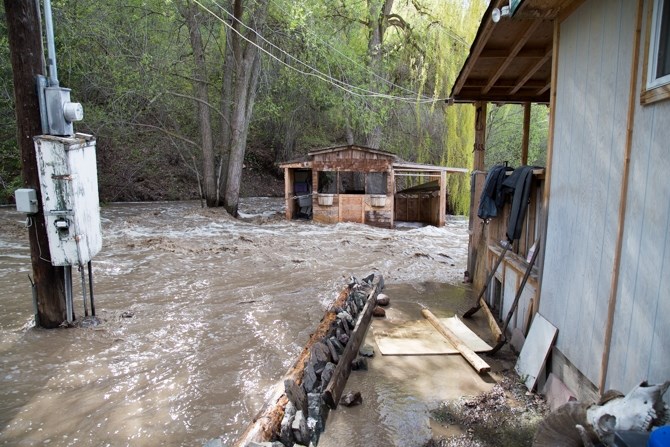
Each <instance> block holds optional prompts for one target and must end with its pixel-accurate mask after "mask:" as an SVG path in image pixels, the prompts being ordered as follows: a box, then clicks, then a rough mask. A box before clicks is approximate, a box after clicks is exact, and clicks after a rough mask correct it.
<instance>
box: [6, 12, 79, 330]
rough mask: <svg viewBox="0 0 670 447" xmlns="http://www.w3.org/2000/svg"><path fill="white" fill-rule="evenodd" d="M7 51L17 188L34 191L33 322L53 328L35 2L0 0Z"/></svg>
mask: <svg viewBox="0 0 670 447" xmlns="http://www.w3.org/2000/svg"><path fill="white" fill-rule="evenodd" d="M4 5H5V15H6V17H7V34H8V38H9V51H10V59H11V63H12V73H13V75H14V102H15V105H16V127H17V143H18V146H19V149H20V150H21V173H22V176H23V186H24V187H26V188H33V189H34V190H35V191H37V201H38V206H39V209H38V212H37V214H34V215H32V216H31V220H32V222H31V225H30V227H29V228H28V230H27V231H28V233H29V238H30V258H31V261H32V266H33V277H34V287H35V292H36V294H37V315H38V319H39V324H40V326H42V327H45V328H55V327H58V326H59V325H60V324H61V323H62V322H63V321H65V319H66V317H65V285H64V284H65V281H64V276H63V267H54V266H52V265H51V262H50V259H51V254H50V252H49V241H48V239H47V232H46V226H45V221H44V213H43V210H42V200H41V193H40V181H39V176H38V172H37V160H36V154H35V145H34V143H33V137H34V136H35V135H40V134H42V127H41V121H40V108H39V101H38V96H37V89H36V76H37V75H40V74H43V73H44V71H45V70H44V55H43V50H42V32H41V29H42V28H41V22H40V12H39V9H38V5H39V3H38V2H37V1H36V0H4Z"/></svg>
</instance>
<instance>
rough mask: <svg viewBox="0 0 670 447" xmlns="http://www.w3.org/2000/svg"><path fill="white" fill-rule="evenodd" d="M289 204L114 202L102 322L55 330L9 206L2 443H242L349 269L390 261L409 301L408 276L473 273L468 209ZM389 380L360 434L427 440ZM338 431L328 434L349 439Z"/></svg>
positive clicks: (390, 272) (1, 317)
mask: <svg viewBox="0 0 670 447" xmlns="http://www.w3.org/2000/svg"><path fill="white" fill-rule="evenodd" d="M282 206H283V200H282V199H269V198H251V199H243V201H242V204H241V208H240V209H241V211H242V215H243V216H244V219H243V220H235V219H232V218H230V217H229V216H228V215H227V214H225V212H223V211H222V210H208V209H202V208H200V205H199V204H198V203H196V202H180V203H134V204H112V205H107V206H104V207H103V208H102V210H101V216H102V226H103V239H104V243H103V249H102V251H101V252H100V253H99V254H98V255H97V256H96V257H95V259H94V261H93V270H94V275H95V279H94V281H95V305H96V311H97V315H98V316H99V317H100V318H101V319H102V321H103V322H102V324H101V325H99V326H97V327H93V328H73V329H57V330H49V331H47V330H42V329H36V328H34V327H33V323H32V319H33V305H32V299H31V294H30V287H29V286H30V282H29V279H28V275H30V274H31V271H30V258H29V249H28V242H27V232H28V231H29V229H26V228H25V216H23V215H21V214H19V213H17V212H15V211H14V210H13V208H0V224H1V225H2V228H3V230H2V232H0V303H1V306H2V307H1V309H2V311H1V312H0V444H2V445H50V446H75V445H76V446H105V445H107V446H122V445H130V446H136V445H147V446H153V445H170V446H171V445H188V446H191V445H195V446H198V445H202V444H203V443H205V442H207V440H209V439H212V438H214V437H218V436H221V437H222V438H223V441H224V444H225V443H226V442H231V441H233V440H234V439H235V438H236V437H237V435H239V434H240V433H241V431H242V430H243V429H244V427H245V426H246V424H247V423H248V422H249V421H250V420H251V419H252V418H253V416H254V415H255V414H256V413H257V411H258V410H259V409H260V408H261V406H262V405H263V403H264V402H265V399H266V397H267V395H268V393H269V392H270V389H271V387H272V385H274V384H275V383H276V382H277V380H279V379H280V378H281V377H282V375H283V374H284V373H285V372H286V370H287V369H288V368H289V367H290V366H291V365H292V363H293V362H294V360H295V358H296V356H297V354H298V353H299V351H300V350H301V349H302V346H303V345H304V343H305V342H306V341H307V339H308V336H309V334H310V333H311V332H312V331H313V330H314V329H315V328H316V326H317V325H318V322H319V320H320V319H321V317H322V316H323V313H324V311H325V309H326V308H327V306H328V305H329V304H330V302H331V301H332V300H334V298H335V297H336V296H337V294H338V292H339V291H340V290H341V288H342V287H343V286H344V285H345V284H346V282H347V279H348V278H349V277H350V276H351V275H354V276H359V277H360V276H364V275H367V274H368V273H370V272H373V271H379V272H381V273H382V275H383V276H384V279H385V281H386V284H387V289H388V290H390V291H391V292H393V291H395V292H396V294H397V295H398V296H400V297H401V298H400V301H402V296H403V294H405V292H403V290H404V289H403V288H406V287H408V286H407V285H408V284H413V285H417V284H419V285H418V286H412V287H414V289H416V288H417V287H418V288H419V289H422V290H424V291H425V290H426V288H427V289H429V291H432V292H431V293H432V295H436V294H437V293H438V292H440V291H442V290H443V289H444V288H445V287H447V288H448V287H450V286H447V285H444V284H449V283H450V284H456V285H457V284H460V283H461V281H462V278H463V270H464V269H465V264H466V257H467V238H468V236H467V221H466V220H465V219H464V218H459V217H449V218H448V220H447V225H446V226H445V227H443V228H435V227H422V228H418V227H417V228H405V229H395V230H387V229H379V228H373V227H369V226H364V225H359V224H337V225H320V224H315V223H312V222H306V221H290V222H289V221H286V220H284V219H283V218H282V214H281V213H282ZM73 276H74V278H75V287H74V292H75V312H76V313H77V315H81V314H82V313H83V304H82V300H81V293H80V287H78V285H77V284H76V279H77V278H78V277H79V275H78V272H77V271H76V269H74V272H73ZM436 283H441V284H443V285H440V284H436ZM421 284H423V285H421ZM426 284H428V285H426ZM456 290H457V291H458V293H460V294H461V295H463V294H464V293H465V292H464V291H465V290H466V289H465V288H462V287H461V288H460V289H459V288H458V287H456ZM389 293H390V292H389ZM428 295H431V294H428ZM432 295H431V296H432ZM426 299H428V300H430V299H432V298H430V297H427V298H426ZM399 368H400V369H403V368H404V367H403V366H402V364H400V365H399ZM409 380H412V379H411V377H410V378H409ZM392 383H393V382H392V381H389V383H388V384H387V386H386V387H383V388H379V389H378V390H376V391H375V396H376V397H375V400H376V402H375V403H374V405H370V406H368V407H367V410H358V411H367V412H374V414H373V415H371V416H370V417H372V418H373V419H374V420H375V421H378V422H379V423H378V424H375V425H374V428H373V429H372V430H366V433H365V438H367V439H366V441H365V444H361V445H380V446H381V445H398V446H412V445H421V443H423V442H425V441H426V439H427V436H429V435H430V434H429V431H428V428H427V422H426V420H422V421H420V422H417V419H416V417H415V416H411V415H410V414H408V413H412V412H413V413H412V414H425V405H424V404H422V403H421V402H420V401H417V400H416V399H414V398H413V397H411V393H408V394H407V395H404V394H403V390H402V385H401V384H396V385H392ZM361 386H363V387H365V386H368V387H374V386H375V385H374V384H367V385H366V383H365V382H362V383H361ZM393 386H396V387H400V388H398V389H394V388H393ZM428 386H429V387H430V386H431V385H430V384H428ZM389 393H392V394H393V396H394V397H393V398H390V397H388V396H387V397H388V398H385V395H388V394H389ZM398 396H400V397H398ZM337 411H339V410H337ZM337 411H336V412H337ZM361 414H364V413H361ZM331 418H332V415H331ZM357 419H361V417H360V416H357ZM329 421H330V419H329ZM334 421H335V422H334V424H333V426H334V430H337V426H338V423H337V418H335V419H334ZM354 423H355V422H354ZM416 424H422V425H421V427H417V426H416ZM354 428H355V427H354ZM328 432H329V430H328V428H327V430H326V435H324V438H322V441H323V442H322V443H320V445H321V444H323V445H325V446H328V445H339V446H340V447H341V445H342V444H341V443H340V444H338V442H335V441H333V440H330V441H329V440H328V435H327V434H328ZM351 442H355V441H351ZM347 444H348V445H355V444H351V443H347Z"/></svg>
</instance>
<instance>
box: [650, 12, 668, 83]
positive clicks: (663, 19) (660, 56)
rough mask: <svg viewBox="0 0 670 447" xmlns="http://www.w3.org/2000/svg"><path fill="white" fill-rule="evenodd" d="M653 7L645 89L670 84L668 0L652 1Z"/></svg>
mask: <svg viewBox="0 0 670 447" xmlns="http://www.w3.org/2000/svg"><path fill="white" fill-rule="evenodd" d="M653 7H654V10H653V13H652V20H651V23H650V25H651V27H650V36H649V65H648V67H647V89H653V88H656V87H660V86H662V85H666V84H669V83H670V30H669V29H668V28H670V0H654V4H653Z"/></svg>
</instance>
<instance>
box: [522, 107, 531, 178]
mask: <svg viewBox="0 0 670 447" xmlns="http://www.w3.org/2000/svg"><path fill="white" fill-rule="evenodd" d="M530 107H531V105H530V103H529V102H524V103H523V138H522V139H521V166H526V165H527V164H528V141H529V139H530Z"/></svg>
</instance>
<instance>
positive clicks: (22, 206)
mask: <svg viewBox="0 0 670 447" xmlns="http://www.w3.org/2000/svg"><path fill="white" fill-rule="evenodd" d="M14 199H15V201H16V211H18V212H19V213H26V214H35V213H36V212H37V209H38V208H37V192H35V190H34V189H31V188H20V189H17V190H16V191H14Z"/></svg>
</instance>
